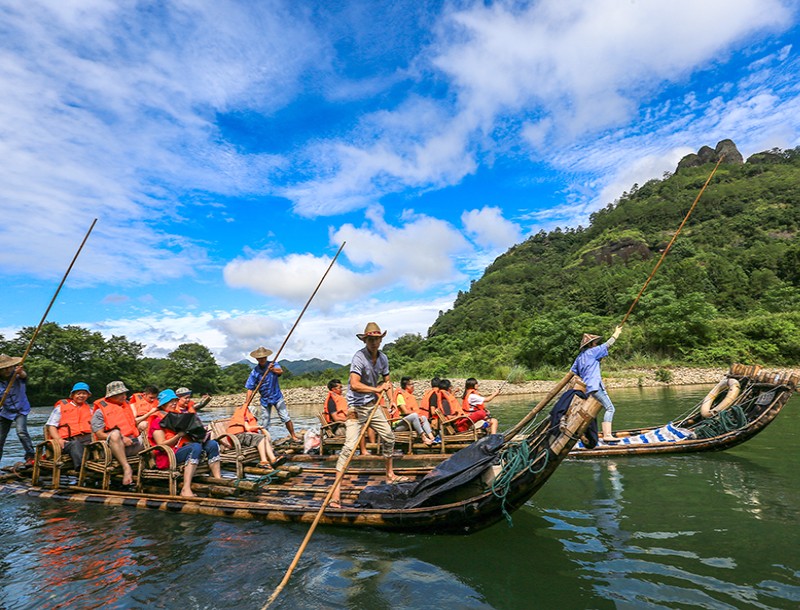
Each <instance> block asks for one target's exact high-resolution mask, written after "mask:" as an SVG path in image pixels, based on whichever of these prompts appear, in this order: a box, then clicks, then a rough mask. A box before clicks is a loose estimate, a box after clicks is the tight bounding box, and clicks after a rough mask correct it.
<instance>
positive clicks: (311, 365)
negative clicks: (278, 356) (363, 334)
mask: <svg viewBox="0 0 800 610" xmlns="http://www.w3.org/2000/svg"><path fill="white" fill-rule="evenodd" d="M280 365H281V367H282V368H284V369H285V370H287V371H289V372H290V373H291V374H292V375H295V376H297V375H304V374H305V373H321V372H322V371H327V370H328V369H340V368H342V367H343V366H345V365H344V364H336V363H335V362H331V361H330V360H320V359H319V358H312V359H311V360H281V361H280Z"/></svg>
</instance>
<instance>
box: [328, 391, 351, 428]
mask: <svg viewBox="0 0 800 610" xmlns="http://www.w3.org/2000/svg"><path fill="white" fill-rule="evenodd" d="M331 402H333V404H331ZM331 406H333V409H331ZM324 413H325V421H326V422H328V423H329V424H332V423H333V422H335V421H337V420H335V419H333V417H332V415H333V413H344V414H345V415H347V399H346V398H345V397H344V396H342V395H341V394H336V393H335V392H328V396H327V398H325V410H324ZM339 423H341V422H339Z"/></svg>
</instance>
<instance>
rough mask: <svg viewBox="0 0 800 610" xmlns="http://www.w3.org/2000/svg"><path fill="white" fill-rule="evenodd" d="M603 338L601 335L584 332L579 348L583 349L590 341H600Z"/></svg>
mask: <svg viewBox="0 0 800 610" xmlns="http://www.w3.org/2000/svg"><path fill="white" fill-rule="evenodd" d="M600 339H601V337H600V335H590V334H589V333H583V337H582V338H581V346H580V348H578V349H583V348H584V347H586V346H587V345H589V344H590V343H594V342H595V341H599V340H600Z"/></svg>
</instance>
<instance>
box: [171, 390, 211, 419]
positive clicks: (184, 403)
mask: <svg viewBox="0 0 800 610" xmlns="http://www.w3.org/2000/svg"><path fill="white" fill-rule="evenodd" d="M175 394H177V395H178V404H177V405H176V407H175V413H197V412H198V411H200V410H201V409H204V408H206V407H207V406H208V403H210V402H211V396H209V395H208V394H203V397H202V398H201V399H200V402H195V401H193V400H192V391H191V390H190V389H189V388H178V389H177V390H175Z"/></svg>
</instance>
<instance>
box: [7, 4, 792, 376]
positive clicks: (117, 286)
mask: <svg viewBox="0 0 800 610" xmlns="http://www.w3.org/2000/svg"><path fill="white" fill-rule="evenodd" d="M799 20H800V6H798V3H797V2H795V1H787V0H725V1H722V0H719V1H718V0H704V1H702V2H697V1H696V0H691V1H687V0H673V1H671V2H661V1H659V0H631V1H629V2H618V1H617V0H594V1H591V2H589V1H586V2H579V1H572V0H543V1H540V2H494V3H493V2H466V1H464V2H425V1H421V0H413V1H407V0H392V1H391V2H388V1H387V2H380V1H366V0H365V1H361V2H344V1H342V2H333V1H328V2H318V3H317V2H288V1H287V2H281V1H277V0H276V1H266V0H265V1H261V2H249V1H248V2H245V1H240V2H237V1H233V0H231V1H224V2H220V1H219V0H208V1H200V0H183V1H180V0H175V1H173V2H169V3H143V2H132V1H126V0H85V1H79V0H51V1H39V0H26V2H24V3H21V2H16V1H9V0H0V54H1V55H0V87H1V88H2V91H3V94H2V96H0V149H2V158H3V163H2V164H1V165H0V176H1V177H2V181H1V182H0V183H1V184H2V189H0V212H2V218H3V222H2V223H0V281H2V282H3V286H4V297H5V298H4V300H3V301H4V305H3V315H2V318H0V334H3V335H4V336H5V337H6V338H9V337H11V336H13V335H14V334H15V333H16V332H17V331H18V330H19V329H20V328H21V327H23V326H32V325H36V324H37V323H38V322H39V319H40V318H41V316H42V314H43V313H44V310H45V308H46V306H47V304H48V302H49V300H50V298H51V297H52V295H53V293H54V291H55V289H56V287H57V285H58V282H59V280H60V279H61V276H62V275H63V273H64V271H65V270H66V268H67V265H68V264H69V261H70V260H71V258H72V256H73V254H74V252H75V250H76V249H77V247H78V245H79V243H80V241H81V239H82V237H83V235H84V234H85V232H86V231H87V229H88V227H89V225H90V224H91V222H92V219H94V218H98V223H97V226H96V228H95V230H94V232H93V233H92V235H91V237H90V238H89V241H88V243H87V245H86V248H85V249H84V251H83V253H82V255H81V257H80V259H79V260H78V262H77V264H76V266H75V268H74V269H73V271H72V274H71V275H70V277H69V279H68V280H67V283H66V285H65V287H64V289H63V290H62V291H61V294H60V296H59V298H58V300H57V301H56V303H55V305H54V306H53V308H52V310H51V312H50V315H49V317H48V320H51V321H55V322H58V323H59V324H79V325H81V326H85V327H88V328H91V329H94V330H99V331H101V332H103V333H104V334H106V335H111V334H124V335H126V336H127V337H128V338H129V339H132V340H137V341H141V342H142V343H144V344H145V346H146V348H145V353H146V354H147V355H152V356H164V355H166V354H167V353H169V352H170V351H171V350H172V349H174V348H175V347H177V346H178V345H179V344H180V343H184V342H189V341H199V342H201V343H203V344H205V345H207V346H208V347H209V348H211V349H212V351H213V352H214V354H215V356H216V357H217V359H218V361H219V362H220V363H221V364H227V363H229V362H233V361H236V360H239V359H241V358H242V357H243V356H245V355H246V354H247V353H248V352H249V351H250V350H252V349H253V348H254V347H256V346H258V345H265V346H267V347H269V348H271V349H273V350H275V349H277V347H278V346H279V345H280V344H281V343H282V342H283V340H284V338H285V337H286V334H287V332H288V331H289V329H290V328H291V326H292V324H293V323H294V322H295V320H296V318H297V316H298V314H299V313H300V310H301V309H302V307H303V305H304V304H305V302H306V299H307V298H308V297H309V296H310V295H311V292H312V291H313V289H314V287H315V286H316V284H317V281H318V280H319V278H320V277H321V276H322V274H323V272H324V271H325V269H326V268H327V266H328V264H329V263H330V261H331V258H332V256H333V255H334V254H335V252H336V250H337V249H338V248H339V246H340V244H341V243H342V242H345V241H346V242H347V245H346V246H345V249H344V251H343V253H342V255H341V256H340V257H339V260H338V261H337V264H336V266H335V267H334V268H333V270H332V271H331V273H330V275H329V276H328V279H327V280H326V282H325V283H324V284H323V286H322V288H321V289H320V291H319V293H318V294H317V297H316V299H315V300H314V302H313V303H312V305H311V307H310V308H309V310H308V311H307V312H306V314H305V316H304V318H303V320H302V321H301V323H300V324H299V325H298V327H297V330H296V331H295V333H294V334H293V335H292V337H291V339H290V340H289V342H288V343H287V345H286V347H285V348H284V351H283V353H282V354H281V356H282V358H286V359H290V360H294V359H305V358H312V357H318V358H326V359H330V360H334V361H337V362H342V363H343V362H347V361H349V359H350V356H351V355H352V353H353V352H354V351H355V350H356V349H358V348H359V347H360V346H361V344H360V342H358V340H357V339H356V338H355V336H354V335H355V333H356V332H361V331H362V330H363V327H364V325H365V324H366V322H368V321H376V322H378V323H379V324H380V325H381V326H382V327H383V328H385V329H387V330H388V331H389V335H388V339H389V340H391V339H393V338H397V337H398V336H400V335H402V334H404V333H408V332H419V333H422V334H424V333H425V332H426V331H427V328H428V327H429V326H430V324H431V323H432V322H433V321H434V319H435V318H436V315H437V313H438V311H439V310H446V309H448V308H450V307H451V306H452V302H453V299H454V296H455V294H456V293H457V292H458V291H459V290H467V289H468V287H469V283H470V281H471V280H473V279H476V278H478V277H480V276H481V274H482V273H483V270H484V269H485V267H486V265H488V264H489V263H490V262H491V261H492V260H494V259H495V258H496V257H497V256H498V255H500V254H502V253H503V252H504V251H506V250H507V249H508V248H509V247H510V246H511V245H513V244H515V243H518V242H520V241H522V240H524V239H525V238H526V237H527V236H528V235H530V234H532V233H536V232H538V231H540V230H542V229H544V230H551V229H553V228H555V227H556V226H561V227H568V226H577V225H580V224H583V225H586V224H587V222H588V220H587V219H588V217H589V214H591V213H592V212H593V211H594V210H596V209H598V208H600V207H603V206H605V205H607V204H608V203H610V202H612V201H614V200H615V199H617V198H618V197H619V196H620V194H621V193H622V192H624V191H626V190H628V189H629V188H630V187H631V185H632V184H633V183H635V182H638V183H640V184H641V183H643V182H645V181H646V180H648V179H650V178H653V177H660V176H661V175H662V174H663V173H664V172H665V171H672V170H674V168H675V166H676V165H677V162H678V161H679V160H680V158H681V157H682V156H683V155H685V154H687V153H689V152H694V151H696V150H697V149H698V148H700V147H701V146H703V145H710V146H712V147H713V146H714V145H715V144H716V143H717V142H718V141H719V140H721V139H723V138H731V139H733V140H734V141H735V142H736V144H737V146H738V147H739V150H740V151H741V152H742V154H743V155H744V156H745V157H747V156H749V155H751V154H753V153H755V152H759V151H762V150H767V149H770V148H773V147H780V148H792V147H795V146H798V145H800V79H798V73H800V70H798V68H799V67H800V61H799V60H798V51H800V44H798V43H799V42H800V24H799Z"/></svg>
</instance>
